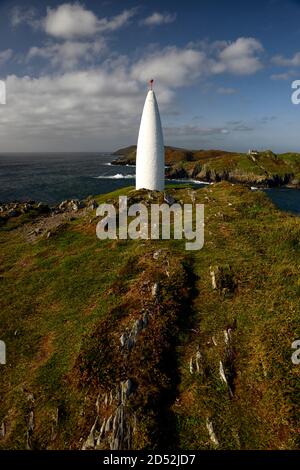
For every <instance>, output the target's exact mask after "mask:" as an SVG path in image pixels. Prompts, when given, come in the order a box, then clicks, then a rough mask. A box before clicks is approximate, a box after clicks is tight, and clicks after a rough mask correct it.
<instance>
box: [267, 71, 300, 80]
mask: <svg viewBox="0 0 300 470" xmlns="http://www.w3.org/2000/svg"><path fill="white" fill-rule="evenodd" d="M294 75H295V74H294V72H293V71H291V70H290V71H288V72H283V73H273V74H272V75H271V77H270V78H271V80H290V79H291V78H292V77H293V76H294Z"/></svg>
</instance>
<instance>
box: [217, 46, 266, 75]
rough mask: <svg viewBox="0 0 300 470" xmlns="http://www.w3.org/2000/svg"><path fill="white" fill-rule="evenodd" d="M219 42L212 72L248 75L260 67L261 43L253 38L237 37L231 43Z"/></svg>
mask: <svg viewBox="0 0 300 470" xmlns="http://www.w3.org/2000/svg"><path fill="white" fill-rule="evenodd" d="M225 44H226V43H224V42H222V43H220V49H221V50H220V52H219V53H218V57H217V59H216V60H215V61H214V62H213V63H212V72H213V73H224V72H229V73H233V74H236V75H250V74H253V73H255V72H257V71H258V70H260V69H261V68H262V63H261V60H260V58H259V54H260V53H261V52H263V46H262V44H261V43H260V42H259V41H258V40H257V39H255V38H244V37H241V38H238V39H237V40H236V41H234V42H232V43H229V44H228V43H227V44H226V45H225Z"/></svg>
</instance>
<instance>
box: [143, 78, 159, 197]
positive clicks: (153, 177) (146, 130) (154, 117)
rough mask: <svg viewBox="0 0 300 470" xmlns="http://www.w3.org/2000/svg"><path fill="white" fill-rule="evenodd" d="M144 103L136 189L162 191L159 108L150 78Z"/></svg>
mask: <svg viewBox="0 0 300 470" xmlns="http://www.w3.org/2000/svg"><path fill="white" fill-rule="evenodd" d="M149 83H150V86H149V91H148V94H147V97H146V101H145V104H144V109H143V114H142V119H141V125H140V131H139V137H138V143H137V151H136V189H142V188H145V189H151V190H156V191H163V190H164V187H165V149H164V138H163V133H162V128H161V122H160V115H159V109H158V105H157V101H156V97H155V93H154V91H153V89H152V86H153V80H150V82H149Z"/></svg>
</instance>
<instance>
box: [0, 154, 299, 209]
mask: <svg viewBox="0 0 300 470" xmlns="http://www.w3.org/2000/svg"><path fill="white" fill-rule="evenodd" d="M115 158H116V156H115V155H113V154H111V153H103V152H102V153H83V152H82V153H74V152H73V153H34V154H30V153H7V154H5V153H0V202H1V203H5V202H13V201H28V200H34V201H37V202H40V201H41V202H44V203H47V204H49V205H55V204H57V203H59V202H61V201H63V200H65V199H84V198H86V197H87V196H90V195H96V194H106V193H109V192H111V191H115V190H117V189H121V188H123V187H126V186H134V184H135V166H132V165H126V166H125V165H112V161H113V160H114V159H115ZM187 181H188V182H189V183H191V184H192V185H194V186H195V187H198V188H199V187H203V186H205V185H206V184H205V183H201V182H196V181H193V180H191V181H189V180H171V181H170V183H176V184H182V183H186V182H187ZM265 192H266V194H268V196H269V197H270V198H271V199H272V201H273V202H274V203H275V204H276V205H277V206H278V207H279V208H280V209H282V210H286V211H290V212H293V213H295V214H299V215H300V190H297V189H286V188H284V189H281V188H271V189H267V190H265Z"/></svg>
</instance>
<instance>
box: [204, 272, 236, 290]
mask: <svg viewBox="0 0 300 470" xmlns="http://www.w3.org/2000/svg"><path fill="white" fill-rule="evenodd" d="M209 272H210V275H211V283H212V288H213V289H214V290H216V289H218V290H219V291H220V292H221V293H222V294H227V293H233V292H234V291H235V289H236V287H237V284H236V281H235V277H234V273H233V271H232V269H231V266H229V265H224V266H210V270H209Z"/></svg>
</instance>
